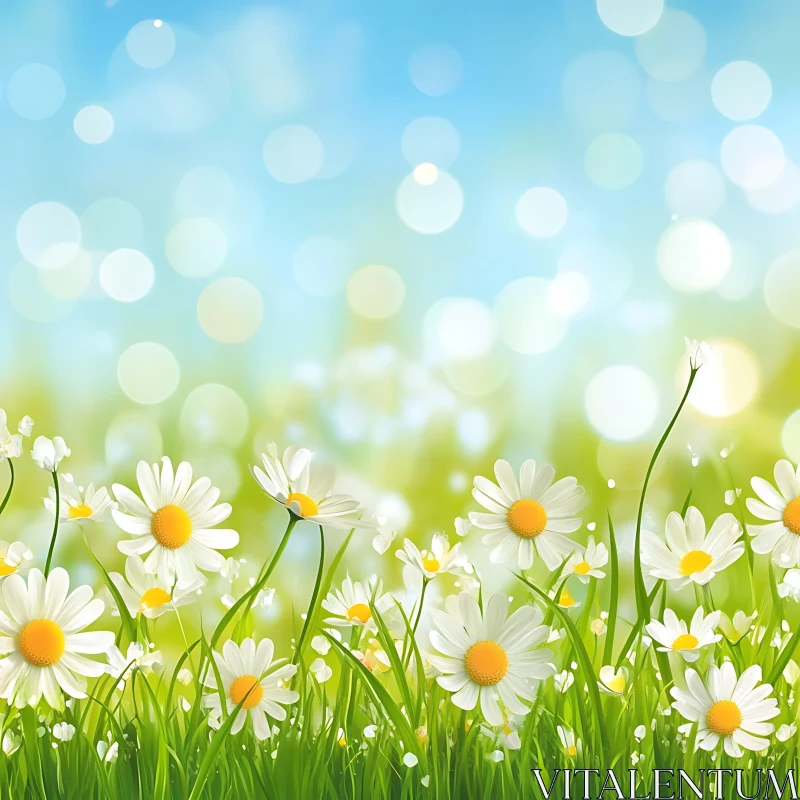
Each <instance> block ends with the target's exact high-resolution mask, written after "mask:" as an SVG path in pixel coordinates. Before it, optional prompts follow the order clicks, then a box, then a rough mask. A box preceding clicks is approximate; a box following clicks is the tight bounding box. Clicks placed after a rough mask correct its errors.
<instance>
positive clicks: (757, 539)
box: [746, 460, 800, 568]
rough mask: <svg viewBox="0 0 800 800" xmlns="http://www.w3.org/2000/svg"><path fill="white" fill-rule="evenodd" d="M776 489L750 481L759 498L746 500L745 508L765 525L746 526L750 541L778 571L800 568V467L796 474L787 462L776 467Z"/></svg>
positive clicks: (763, 483) (783, 461) (782, 462)
mask: <svg viewBox="0 0 800 800" xmlns="http://www.w3.org/2000/svg"><path fill="white" fill-rule="evenodd" d="M774 476H775V486H777V487H778V488H777V490H776V489H775V487H774V486H772V484H771V483H767V481H765V480H764V479H763V478H753V479H752V480H751V481H750V485H751V486H752V487H753V491H754V492H755V493H756V494H757V495H758V496H759V497H760V498H761V499H760V500H756V499H755V498H753V497H748V498H747V500H746V503H747V508H748V510H749V511H750V513H751V514H752V515H753V516H754V517H758V518H759V519H763V520H766V521H767V524H766V525H748V526H747V532H748V533H749V534H750V536H752V537H753V551H754V552H756V553H760V554H762V555H763V554H764V553H772V560H773V562H774V563H775V564H776V565H777V566H779V567H784V568H786V567H797V566H800V467H798V469H797V470H795V468H794V467H793V466H792V465H791V464H790V463H789V462H788V461H786V460H781V461H779V462H778V463H777V464H776V465H775V471H774Z"/></svg>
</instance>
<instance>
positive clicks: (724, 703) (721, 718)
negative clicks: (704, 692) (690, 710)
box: [706, 700, 742, 736]
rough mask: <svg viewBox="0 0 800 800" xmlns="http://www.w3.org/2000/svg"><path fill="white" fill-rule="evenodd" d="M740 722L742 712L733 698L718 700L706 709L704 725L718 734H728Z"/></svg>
mask: <svg viewBox="0 0 800 800" xmlns="http://www.w3.org/2000/svg"><path fill="white" fill-rule="evenodd" d="M741 724H742V712H741V711H739V706H737V705H736V703H734V702H733V700H720V701H719V702H717V703H714V705H713V706H711V708H709V709H708V714H706V725H707V726H708V729H709V730H711V731H714V733H716V734H718V735H719V736H730V735H731V734H732V733H733V732H734V731H735V730H736V729H737V728H738V727H739V726H740V725H741Z"/></svg>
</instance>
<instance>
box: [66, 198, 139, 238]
mask: <svg viewBox="0 0 800 800" xmlns="http://www.w3.org/2000/svg"><path fill="white" fill-rule="evenodd" d="M80 223H81V233H82V235H81V244H82V246H83V247H84V249H86V250H106V251H111V250H116V249H117V248H120V247H132V248H137V247H139V246H140V245H141V243H142V239H143V237H144V219H143V218H142V215H141V213H140V211H139V209H137V208H136V206H134V205H132V204H131V203H129V202H128V201H127V200H122V199H120V198H119V197H103V198H100V199H99V200H95V202H94V203H92V204H91V205H90V206H89V207H88V208H87V209H86V210H85V211H84V212H83V214H81V220H80Z"/></svg>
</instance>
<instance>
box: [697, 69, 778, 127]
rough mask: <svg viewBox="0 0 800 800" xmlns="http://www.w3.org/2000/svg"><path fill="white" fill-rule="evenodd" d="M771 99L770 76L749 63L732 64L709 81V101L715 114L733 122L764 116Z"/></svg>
mask: <svg viewBox="0 0 800 800" xmlns="http://www.w3.org/2000/svg"><path fill="white" fill-rule="evenodd" d="M771 98H772V82H771V81H770V79H769V75H767V73H766V72H765V71H764V70H763V69H762V68H761V67H759V66H758V64H754V63H753V62H752V61H731V63H730V64H726V65H725V66H724V67H723V68H722V69H721V70H720V71H719V72H717V74H716V75H715V76H714V80H713V81H712V82H711V99H712V100H713V102H714V105H715V106H716V107H717V111H719V113H720V114H722V115H724V116H726V117H727V118H728V119H732V120H735V121H736V122H744V121H745V120H749V119H755V118H756V117H758V116H760V115H761V114H763V113H764V111H766V108H767V106H768V105H769V101H770V99H771Z"/></svg>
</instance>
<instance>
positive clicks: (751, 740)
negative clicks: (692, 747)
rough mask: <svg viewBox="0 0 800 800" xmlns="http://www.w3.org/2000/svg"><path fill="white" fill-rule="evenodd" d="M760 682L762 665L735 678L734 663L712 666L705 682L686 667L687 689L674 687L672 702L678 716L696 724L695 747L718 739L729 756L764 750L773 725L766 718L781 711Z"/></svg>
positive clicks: (711, 744) (707, 747)
mask: <svg viewBox="0 0 800 800" xmlns="http://www.w3.org/2000/svg"><path fill="white" fill-rule="evenodd" d="M760 682H761V667H760V666H758V664H754V665H753V666H752V667H748V669H746V670H745V671H744V672H743V673H742V675H741V677H740V678H739V679H738V680H737V679H736V670H735V669H734V666H733V664H731V663H730V662H729V661H726V662H725V663H724V664H723V665H722V666H721V667H717V666H711V667H710V668H709V670H708V675H707V676H706V681H705V683H704V682H703V679H702V678H701V677H700V676H699V675H698V674H697V672H695V671H694V670H693V669H687V670H686V689H679V688H678V687H677V686H673V687H672V689H671V690H670V692H671V694H672V696H673V697H674V698H675V702H674V703H673V704H672V705H673V706H674V708H675V709H676V710H677V711H678V713H679V714H681V716H683V717H684V718H685V719H687V720H689V721H690V722H696V723H697V747H698V748H701V749H703V750H713V749H714V748H715V747H716V746H717V744H719V740H720V739H722V744H723V747H724V749H725V752H726V753H727V754H728V755H729V756H731V758H741V757H742V756H743V755H744V753H743V752H742V748H744V749H745V750H755V751H759V750H764V748H766V747H768V746H769V739H766V738H763V737H766V736H770V735H771V734H772V732H773V731H774V730H775V726H774V725H773V724H772V723H770V722H767V720H770V719H772V718H773V717H776V716H777V715H778V714H779V713H780V709H779V708H778V701H777V700H776V699H775V698H774V697H771V694H772V686H771V685H770V684H768V683H762V684H761V685H760V686H759V685H758V684H759V683H760Z"/></svg>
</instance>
